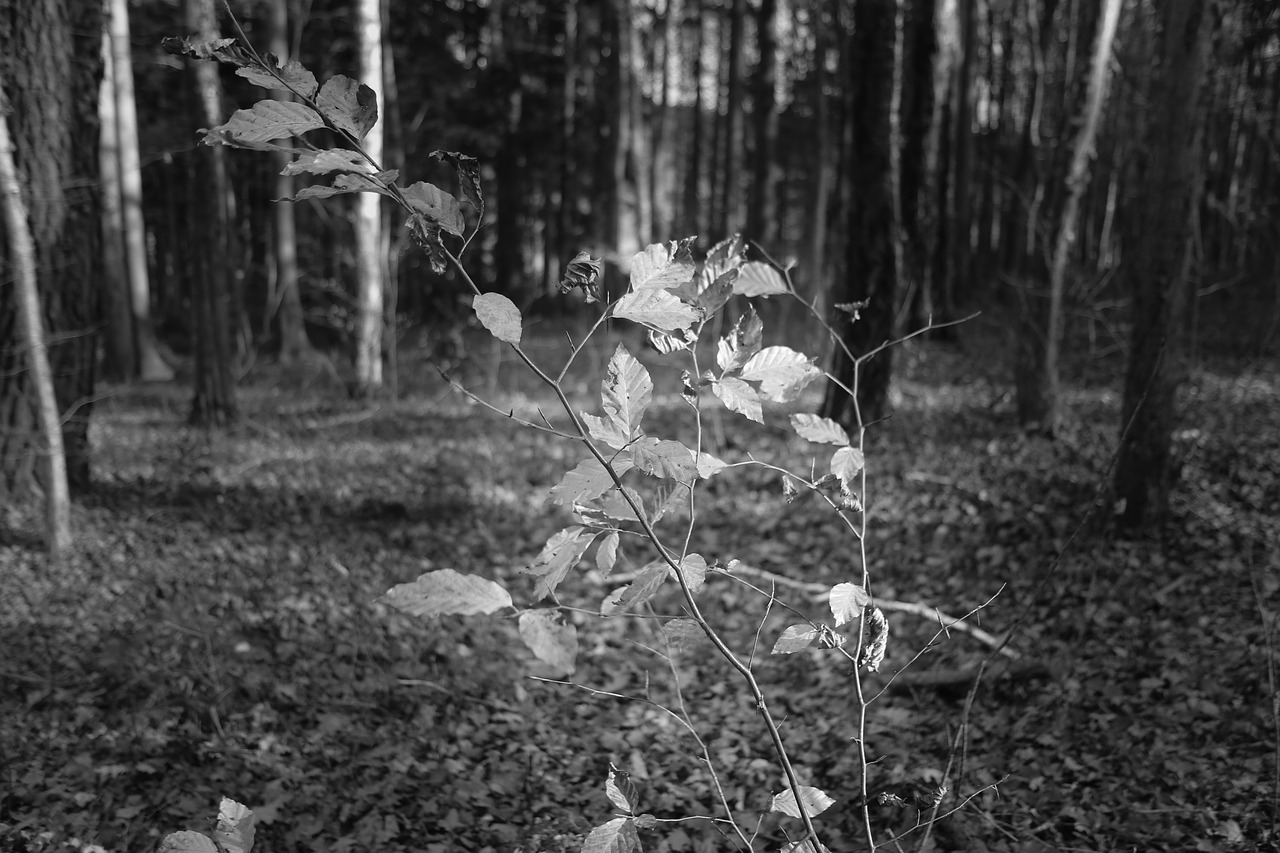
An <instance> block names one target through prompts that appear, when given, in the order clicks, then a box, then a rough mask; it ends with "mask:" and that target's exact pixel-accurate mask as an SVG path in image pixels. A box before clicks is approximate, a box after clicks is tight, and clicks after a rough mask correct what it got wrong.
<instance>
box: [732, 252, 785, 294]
mask: <svg viewBox="0 0 1280 853" xmlns="http://www.w3.org/2000/svg"><path fill="white" fill-rule="evenodd" d="M733 292H734V293H736V294H737V295H738V296H748V297H751V296H776V295H777V294H780V293H787V292H789V291H788V290H787V280H786V279H785V278H783V277H782V273H780V272H778V271H777V270H776V269H774V268H773V267H772V266H770V265H769V264H765V263H761V262H760V261H751V262H749V263H745V264H743V265H742V269H741V270H740V271H739V273H738V281H737V283H736V284H734V286H733Z"/></svg>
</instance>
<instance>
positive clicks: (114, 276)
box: [98, 27, 138, 381]
mask: <svg viewBox="0 0 1280 853" xmlns="http://www.w3.org/2000/svg"><path fill="white" fill-rule="evenodd" d="M113 64H114V57H113V55H112V46H111V28H110V27H104V28H103V30H102V88H101V92H100V96H99V100H98V120H99V123H100V125H101V134H100V141H99V143H98V158H99V173H100V176H101V177H100V180H101V182H102V272H103V276H102V278H103V285H104V286H103V303H104V305H103V307H104V313H105V316H106V321H107V322H106V326H105V327H104V332H105V334H104V336H103V337H104V339H105V342H106V357H105V358H104V359H103V361H102V366H103V371H104V372H105V373H106V375H107V376H109V377H110V378H112V379H115V380H117V381H128V380H131V379H133V378H134V377H136V376H137V375H138V350H137V347H136V346H135V344H134V340H133V312H132V310H131V307H130V299H129V271H128V267H127V265H126V263H125V259H124V242H123V240H122V239H121V235H123V234H124V212H123V211H122V210H121V209H120V197H121V192H120V134H119V130H118V128H117V126H116V82H115V72H114V69H113V67H112V65H113Z"/></svg>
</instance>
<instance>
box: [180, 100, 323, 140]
mask: <svg viewBox="0 0 1280 853" xmlns="http://www.w3.org/2000/svg"><path fill="white" fill-rule="evenodd" d="M322 127H324V120H323V119H322V118H320V115H319V113H317V112H316V111H315V110H313V109H311V107H309V106H307V105H306V104H300V103H298V102H297V101H276V100H271V99H267V100H264V101H258V103H256V104H254V105H253V106H252V107H250V108H249V109H247V110H236V111H235V112H234V113H232V114H231V118H229V119H228V120H227V122H226V123H225V124H221V125H218V126H217V127H215V128H214V129H213V130H212V131H210V136H206V137H205V142H210V143H212V142H225V141H228V140H230V141H234V142H244V143H248V144H252V143H255V142H267V141H269V140H272V139H283V138H285V137H290V136H301V135H302V134H304V133H306V132H308V131H311V130H318V129H319V128H322Z"/></svg>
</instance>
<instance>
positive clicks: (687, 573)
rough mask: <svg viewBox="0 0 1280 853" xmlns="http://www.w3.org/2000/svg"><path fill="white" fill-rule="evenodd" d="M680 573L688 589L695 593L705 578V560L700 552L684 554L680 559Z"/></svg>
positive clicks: (700, 587)
mask: <svg viewBox="0 0 1280 853" xmlns="http://www.w3.org/2000/svg"><path fill="white" fill-rule="evenodd" d="M680 574H681V575H683V576H684V582H685V583H686V584H688V586H689V591H690V592H692V593H697V592H698V591H699V590H701V589H702V584H703V583H704V582H705V581H706V578H707V560H706V558H705V557H703V556H702V555H701V554H686V555H685V557H684V559H683V560H681V561H680Z"/></svg>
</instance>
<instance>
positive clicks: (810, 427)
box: [791, 412, 849, 445]
mask: <svg viewBox="0 0 1280 853" xmlns="http://www.w3.org/2000/svg"><path fill="white" fill-rule="evenodd" d="M791 428H792V429H794V430H795V431H796V435H798V436H800V437H801V438H803V439H804V440H805V441H816V442H818V443H820V444H837V445H846V444H848V443H849V434H848V433H847V432H845V431H844V427H842V426H840V424H838V423H836V422H835V421H833V420H831V418H823V417H819V416H818V415H810V414H805V413H803V412H802V413H800V414H796V415H792V416H791Z"/></svg>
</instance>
